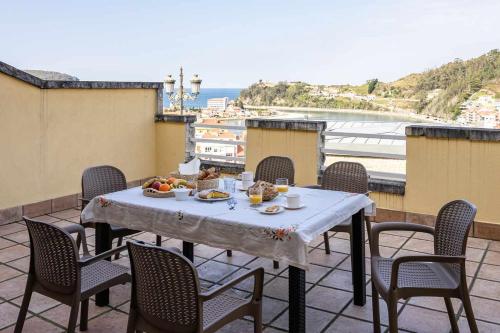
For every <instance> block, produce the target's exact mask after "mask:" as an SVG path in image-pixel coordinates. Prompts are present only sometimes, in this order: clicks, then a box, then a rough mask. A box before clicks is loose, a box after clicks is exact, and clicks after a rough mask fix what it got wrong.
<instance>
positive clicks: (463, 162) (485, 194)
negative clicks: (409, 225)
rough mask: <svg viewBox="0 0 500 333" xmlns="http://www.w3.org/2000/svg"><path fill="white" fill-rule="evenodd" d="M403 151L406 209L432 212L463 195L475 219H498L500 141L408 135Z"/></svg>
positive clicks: (499, 209)
mask: <svg viewBox="0 0 500 333" xmlns="http://www.w3.org/2000/svg"><path fill="white" fill-rule="evenodd" d="M406 155H407V163H406V179H407V180H406V193H405V199H404V200H405V208H406V211H408V212H412V213H422V214H432V215H436V214H437V212H438V210H439V208H440V207H441V206H442V205H443V204H444V203H446V202H448V201H451V200H454V199H466V200H469V201H471V202H472V203H474V204H475V205H476V206H477V208H478V213H477V217H476V221H480V222H489V223H500V199H499V195H500V142H488V141H470V140H462V139H436V138H426V137H408V138H407V141H406Z"/></svg>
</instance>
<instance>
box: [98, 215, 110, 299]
mask: <svg viewBox="0 0 500 333" xmlns="http://www.w3.org/2000/svg"><path fill="white" fill-rule="evenodd" d="M111 246H112V239H111V228H110V226H109V224H107V223H96V228H95V254H96V255H98V254H100V253H103V252H106V251H108V250H111ZM106 260H111V258H107V259H106ZM95 303H96V305H98V306H106V305H108V304H109V289H106V290H103V291H101V292H100V293H98V294H97V295H96V301H95Z"/></svg>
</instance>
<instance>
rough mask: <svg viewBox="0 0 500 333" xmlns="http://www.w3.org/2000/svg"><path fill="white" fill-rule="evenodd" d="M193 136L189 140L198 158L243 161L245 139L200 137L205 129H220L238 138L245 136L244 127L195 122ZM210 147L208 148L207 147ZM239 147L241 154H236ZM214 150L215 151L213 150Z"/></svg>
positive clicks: (241, 162) (239, 162)
mask: <svg viewBox="0 0 500 333" xmlns="http://www.w3.org/2000/svg"><path fill="white" fill-rule="evenodd" d="M193 126H194V127H195V129H196V131H195V137H194V138H191V142H193V143H195V145H196V147H195V154H196V156H197V157H198V158H200V159H202V160H207V161H211V162H212V161H223V162H229V163H235V164H244V163H245V155H244V154H245V146H246V140H236V139H235V140H232V139H227V138H220V137H215V138H202V137H201V136H202V135H203V134H204V133H207V130H210V129H212V130H221V131H226V132H227V133H232V134H235V136H237V137H240V138H245V137H246V127H245V126H240V125H223V124H203V123H195V124H193ZM208 148H210V149H208ZM239 148H241V152H243V153H242V154H240V155H241V156H240V155H239V154H238V151H239ZM214 150H215V151H214Z"/></svg>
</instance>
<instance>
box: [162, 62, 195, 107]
mask: <svg viewBox="0 0 500 333" xmlns="http://www.w3.org/2000/svg"><path fill="white" fill-rule="evenodd" d="M179 77H180V87H179V90H178V91H177V93H175V79H174V78H173V77H172V75H170V74H169V75H167V77H166V78H165V92H166V93H167V95H168V99H169V101H170V102H171V103H172V104H174V105H177V104H179V105H180V109H181V114H184V100H191V101H194V100H195V99H196V98H197V97H198V95H199V94H200V86H201V79H200V78H199V76H198V74H194V75H193V78H192V79H191V92H190V93H184V82H183V80H184V73H183V71H182V66H181V71H180V74H179Z"/></svg>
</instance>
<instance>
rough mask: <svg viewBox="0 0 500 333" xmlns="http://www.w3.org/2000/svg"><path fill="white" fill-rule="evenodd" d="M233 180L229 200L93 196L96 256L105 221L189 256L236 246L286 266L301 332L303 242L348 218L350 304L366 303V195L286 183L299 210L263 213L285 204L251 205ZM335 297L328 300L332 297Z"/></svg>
mask: <svg viewBox="0 0 500 333" xmlns="http://www.w3.org/2000/svg"><path fill="white" fill-rule="evenodd" d="M240 187H241V183H238V184H237V186H236V188H237V190H236V191H235V193H231V198H230V199H228V200H221V201H208V202H205V201H201V200H199V199H198V198H197V197H195V196H190V197H189V198H188V199H187V200H184V201H178V200H176V199H175V198H173V197H172V198H152V197H147V196H145V195H144V194H143V189H142V188H141V187H134V188H130V189H127V190H123V191H119V192H113V193H109V194H106V195H102V196H98V197H95V198H94V199H93V200H91V202H90V203H89V204H88V205H87V206H86V207H85V209H84V210H83V211H82V213H81V219H82V222H94V223H95V225H96V232H95V252H96V255H97V254H100V253H102V252H105V251H107V250H109V249H110V248H111V246H112V239H111V237H110V224H111V225H117V226H121V227H126V228H129V229H133V230H137V231H147V232H151V233H154V234H157V235H162V236H166V237H172V238H176V239H179V240H182V241H183V248H182V252H183V254H184V256H185V257H187V258H188V259H189V260H191V261H193V260H194V243H197V244H205V245H208V246H213V247H216V248H221V249H230V250H237V251H241V252H244V253H247V254H250V255H254V256H259V257H263V258H269V259H270V260H275V261H279V262H280V263H282V264H285V265H288V268H289V282H288V287H289V291H288V292H289V332H305V330H306V327H305V325H306V274H307V271H308V269H309V262H308V245H309V244H310V243H311V242H312V241H313V240H314V239H315V238H317V237H318V236H320V235H322V234H323V233H324V232H326V231H328V230H330V229H331V228H332V227H334V226H335V225H338V224H340V223H342V222H344V221H346V220H349V219H351V220H352V233H351V244H352V246H351V261H352V283H353V294H354V299H353V301H354V304H355V305H360V306H362V305H365V303H366V272H365V227H364V216H365V214H366V215H373V214H374V213H375V204H374V202H373V201H372V200H371V199H370V198H369V197H368V196H366V195H364V194H354V193H347V192H338V191H330V190H321V189H311V188H302V187H290V189H289V192H290V193H294V194H298V195H299V197H300V201H301V208H300V209H280V212H279V213H278V214H272V215H271V214H264V213H263V212H262V211H261V210H259V208H261V207H266V206H270V205H278V206H286V198H285V197H284V196H279V197H277V198H275V199H274V200H273V201H270V202H264V203H263V204H262V205H261V206H260V207H255V206H253V205H251V204H250V202H249V200H248V197H247V195H246V192H245V191H239V190H238V188H240ZM334 301H335V300H333V299H332V302H334ZM108 303H109V291H107V290H106V291H103V292H101V293H99V294H98V295H97V297H96V304H97V305H98V306H104V305H107V304H108Z"/></svg>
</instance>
